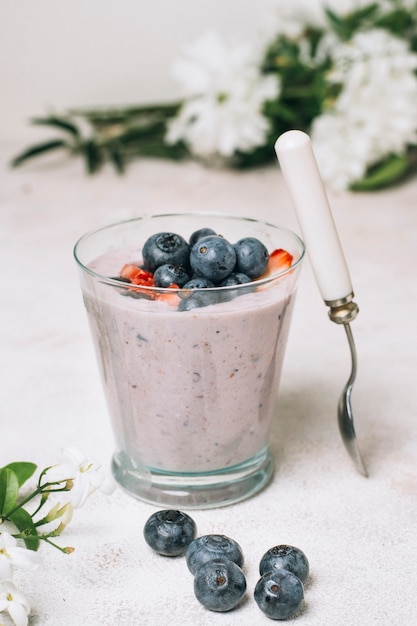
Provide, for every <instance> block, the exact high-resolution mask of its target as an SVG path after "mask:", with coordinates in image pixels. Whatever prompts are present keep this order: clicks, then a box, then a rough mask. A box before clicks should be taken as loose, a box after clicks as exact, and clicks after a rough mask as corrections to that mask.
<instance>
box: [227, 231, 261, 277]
mask: <svg viewBox="0 0 417 626" xmlns="http://www.w3.org/2000/svg"><path fill="white" fill-rule="evenodd" d="M233 247H234V249H235V252H236V272H242V273H243V274H246V275H247V276H249V278H251V279H252V280H253V279H255V278H258V277H259V276H261V275H262V274H263V273H264V272H265V270H266V266H267V265H268V259H269V253H268V250H267V248H266V247H265V245H264V244H263V243H262V242H261V241H259V239H256V237H244V238H243V239H240V240H239V241H238V242H237V243H235V244H234V246H233Z"/></svg>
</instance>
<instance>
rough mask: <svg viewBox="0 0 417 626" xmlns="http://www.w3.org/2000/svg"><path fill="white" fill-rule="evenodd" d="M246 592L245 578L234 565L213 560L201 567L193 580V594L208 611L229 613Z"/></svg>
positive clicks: (224, 561) (222, 560)
mask: <svg viewBox="0 0 417 626" xmlns="http://www.w3.org/2000/svg"><path fill="white" fill-rule="evenodd" d="M245 591H246V578H245V575H244V573H243V572H242V570H241V569H240V567H239V566H238V565H236V563H234V562H233V561H229V560H228V559H215V560H213V561H209V562H208V563H205V564H204V565H202V566H201V567H200V568H199V570H198V571H197V573H196V575H195V578H194V593H195V596H196V598H197V600H198V601H199V602H201V604H202V605H203V606H204V607H205V608H206V609H210V611H230V610H231V609H234V608H235V606H236V605H237V604H238V603H239V602H240V600H241V599H242V597H243V595H244V593H245Z"/></svg>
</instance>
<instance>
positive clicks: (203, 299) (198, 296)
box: [177, 291, 221, 311]
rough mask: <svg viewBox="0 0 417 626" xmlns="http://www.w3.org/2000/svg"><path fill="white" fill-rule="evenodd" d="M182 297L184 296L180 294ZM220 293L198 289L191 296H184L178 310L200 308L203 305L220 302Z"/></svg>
mask: <svg viewBox="0 0 417 626" xmlns="http://www.w3.org/2000/svg"><path fill="white" fill-rule="evenodd" d="M180 297H183V295H182V296H180ZM220 301H221V300H220V297H219V294H217V293H212V292H211V291H210V292H209V291H207V292H206V293H204V292H203V291H196V292H195V293H192V294H191V295H190V296H189V297H186V298H184V299H183V300H181V302H180V303H179V305H178V309H177V310H178V311H192V309H200V308H201V307H205V306H209V305H210V304H217V303H218V302H220Z"/></svg>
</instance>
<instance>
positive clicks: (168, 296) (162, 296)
mask: <svg viewBox="0 0 417 626" xmlns="http://www.w3.org/2000/svg"><path fill="white" fill-rule="evenodd" d="M179 288H180V287H179V286H178V285H176V284H175V283H172V285H170V286H169V287H168V289H179ZM158 300H162V301H163V302H166V303H167V304H169V305H170V306H178V305H179V303H180V301H181V298H180V297H179V295H178V294H177V293H176V292H175V291H173V292H172V293H168V292H167V291H165V292H163V293H158Z"/></svg>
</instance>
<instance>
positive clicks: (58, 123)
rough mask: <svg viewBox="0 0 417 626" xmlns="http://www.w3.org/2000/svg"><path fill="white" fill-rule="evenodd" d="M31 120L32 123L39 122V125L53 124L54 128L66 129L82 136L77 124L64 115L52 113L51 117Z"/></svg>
mask: <svg viewBox="0 0 417 626" xmlns="http://www.w3.org/2000/svg"><path fill="white" fill-rule="evenodd" d="M31 122H32V124H37V125H38V126H53V127H54V128H59V129H60V130H65V131H66V132H68V133H70V134H71V135H73V136H74V137H76V138H78V137H79V136H80V132H79V130H78V128H77V127H76V125H75V124H73V123H72V122H70V121H69V120H67V119H65V118H63V117H57V116H55V115H51V116H49V117H35V118H33V119H32V120H31Z"/></svg>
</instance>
